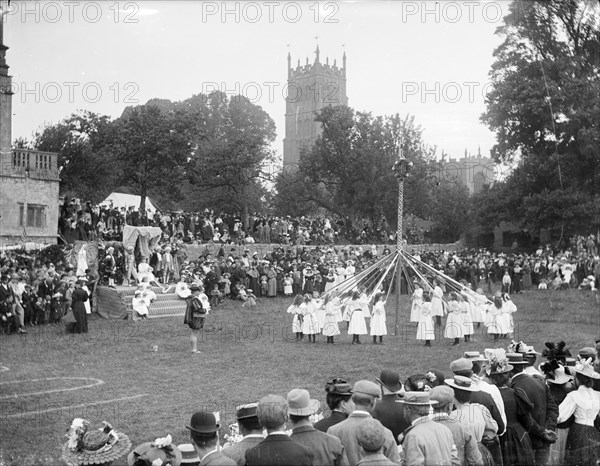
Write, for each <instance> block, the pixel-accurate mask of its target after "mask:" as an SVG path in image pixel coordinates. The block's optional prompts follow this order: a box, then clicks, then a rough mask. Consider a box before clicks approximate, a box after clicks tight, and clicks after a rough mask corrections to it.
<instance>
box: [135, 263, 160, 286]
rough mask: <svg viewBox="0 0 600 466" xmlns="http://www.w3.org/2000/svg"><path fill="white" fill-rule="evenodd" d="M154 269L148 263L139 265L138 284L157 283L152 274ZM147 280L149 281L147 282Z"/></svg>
mask: <svg viewBox="0 0 600 466" xmlns="http://www.w3.org/2000/svg"><path fill="white" fill-rule="evenodd" d="M152 270H153V269H152V267H150V265H149V264H148V263H146V262H140V264H139V265H138V283H142V282H148V283H152V282H155V281H156V277H155V276H154V274H153V273H152ZM146 278H147V280H145V279H146Z"/></svg>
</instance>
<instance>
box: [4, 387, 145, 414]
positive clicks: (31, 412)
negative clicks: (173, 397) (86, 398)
mask: <svg viewBox="0 0 600 466" xmlns="http://www.w3.org/2000/svg"><path fill="white" fill-rule="evenodd" d="M144 396H150V394H149V393H142V394H141V395H134V396H124V397H121V398H113V399H112V400H105V401H92V402H91V403H81V404H78V405H70V406H59V407H58V408H48V409H43V410H38V411H25V412H23V413H15V414H8V415H6V416H2V419H11V418H15V417H23V416H31V415H36V414H37V415H40V414H45V413H51V412H53V411H61V410H63V409H64V410H67V409H71V410H73V409H79V408H87V407H88V406H94V405H105V404H108V403H115V402H119V401H127V400H135V399H136V398H142V397H144Z"/></svg>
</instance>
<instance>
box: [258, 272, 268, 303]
mask: <svg viewBox="0 0 600 466" xmlns="http://www.w3.org/2000/svg"><path fill="white" fill-rule="evenodd" d="M268 293H269V282H268V281H267V276H266V275H261V276H260V295H261V297H263V298H265V297H266V296H267V294H268Z"/></svg>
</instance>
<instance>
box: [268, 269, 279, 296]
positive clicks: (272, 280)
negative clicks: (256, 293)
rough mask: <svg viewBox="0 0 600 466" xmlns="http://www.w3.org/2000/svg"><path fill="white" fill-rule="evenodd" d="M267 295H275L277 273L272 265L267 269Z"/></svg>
mask: <svg viewBox="0 0 600 466" xmlns="http://www.w3.org/2000/svg"><path fill="white" fill-rule="evenodd" d="M267 287H268V288H267V296H268V297H269V298H274V297H275V296H277V274H276V273H275V270H274V269H273V267H269V268H268V269H267Z"/></svg>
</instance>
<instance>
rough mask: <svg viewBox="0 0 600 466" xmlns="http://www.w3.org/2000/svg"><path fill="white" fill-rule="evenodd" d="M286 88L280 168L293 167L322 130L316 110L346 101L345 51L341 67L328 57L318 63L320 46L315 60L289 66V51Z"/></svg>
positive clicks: (290, 60) (292, 168)
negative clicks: (331, 61)
mask: <svg viewBox="0 0 600 466" xmlns="http://www.w3.org/2000/svg"><path fill="white" fill-rule="evenodd" d="M287 61H288V83H287V84H288V91H287V97H286V109H285V138H284V140H283V168H284V169H286V170H287V169H291V170H294V169H296V168H297V167H298V163H299V161H300V150H301V148H303V147H304V148H306V149H310V148H311V147H312V145H313V144H314V142H315V141H316V139H317V137H318V136H319V135H320V134H321V131H322V130H321V124H320V123H318V122H316V121H315V112H318V111H320V110H321V109H322V108H323V107H325V106H327V105H333V106H336V105H348V97H347V96H346V53H345V52H344V55H343V57H342V67H341V68H338V66H337V63H336V61H335V60H334V61H333V65H330V64H329V58H326V59H325V63H321V61H320V57H319V46H318V45H317V49H316V50H315V61H314V62H313V63H312V64H309V62H308V58H307V59H306V64H305V65H304V66H301V65H300V60H298V66H297V67H296V68H292V57H291V55H290V54H289V53H288V57H287Z"/></svg>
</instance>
